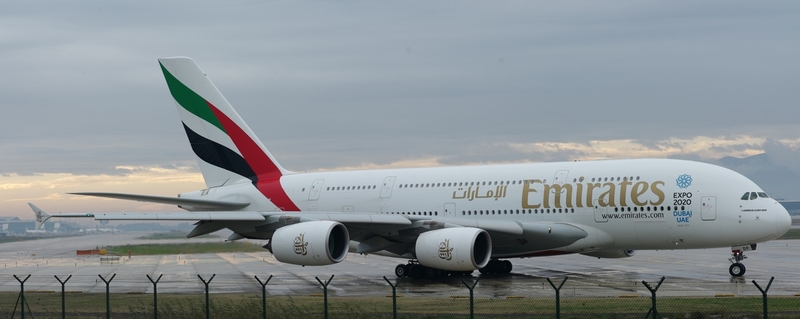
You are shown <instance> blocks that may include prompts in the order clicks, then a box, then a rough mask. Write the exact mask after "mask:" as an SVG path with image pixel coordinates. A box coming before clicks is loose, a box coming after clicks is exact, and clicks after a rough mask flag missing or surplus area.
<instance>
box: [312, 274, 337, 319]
mask: <svg viewBox="0 0 800 319" xmlns="http://www.w3.org/2000/svg"><path fill="white" fill-rule="evenodd" d="M314 278H317V281H318V282H319V284H320V285H322V295H323V296H324V300H323V302H324V304H325V319H328V285H329V284H330V283H331V280H333V275H331V278H328V281H326V282H325V283H322V280H319V277H314Z"/></svg>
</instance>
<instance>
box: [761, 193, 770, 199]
mask: <svg viewBox="0 0 800 319" xmlns="http://www.w3.org/2000/svg"><path fill="white" fill-rule="evenodd" d="M758 197H761V198H769V196H767V193H764V192H758Z"/></svg>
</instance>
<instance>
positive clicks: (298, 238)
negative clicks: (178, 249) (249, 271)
mask: <svg viewBox="0 0 800 319" xmlns="http://www.w3.org/2000/svg"><path fill="white" fill-rule="evenodd" d="M269 245H270V248H271V250H270V251H271V252H272V254H273V255H274V256H275V259H277V260H279V261H281V262H285V263H290V264H295V265H303V266H306V265H308V266H322V265H330V264H335V263H338V262H340V261H342V260H344V258H345V257H347V249H348V247H349V245H350V234H349V233H348V232H347V228H346V227H344V225H342V224H340V223H337V222H334V221H311V222H304V223H299V224H294V225H289V226H284V227H281V228H278V230H276V231H275V233H274V234H273V235H272V239H271V240H270V243H269Z"/></svg>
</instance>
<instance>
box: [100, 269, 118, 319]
mask: <svg viewBox="0 0 800 319" xmlns="http://www.w3.org/2000/svg"><path fill="white" fill-rule="evenodd" d="M116 276H117V274H113V275H111V279H109V280H106V279H105V278H103V276H102V275H97V277H100V279H102V280H103V282H104V283H106V319H111V304H110V297H109V296H110V294H111V292H110V291H109V289H108V285H109V284H110V283H111V281H112V280H114V277H116Z"/></svg>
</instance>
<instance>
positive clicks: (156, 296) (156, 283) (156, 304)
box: [145, 274, 164, 319]
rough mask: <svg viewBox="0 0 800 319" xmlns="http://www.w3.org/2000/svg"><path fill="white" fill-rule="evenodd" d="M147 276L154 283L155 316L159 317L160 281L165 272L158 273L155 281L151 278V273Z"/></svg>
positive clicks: (156, 318)
mask: <svg viewBox="0 0 800 319" xmlns="http://www.w3.org/2000/svg"><path fill="white" fill-rule="evenodd" d="M145 276H147V279H149V280H150V282H152V283H153V318H155V319H158V282H159V281H160V280H161V277H162V276H164V274H161V275H158V279H156V280H155V281H153V278H150V275H145Z"/></svg>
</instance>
